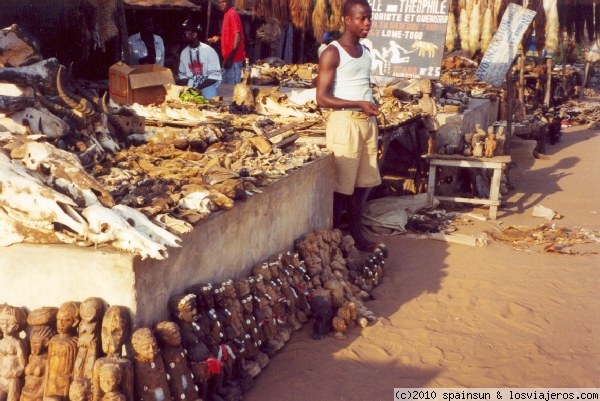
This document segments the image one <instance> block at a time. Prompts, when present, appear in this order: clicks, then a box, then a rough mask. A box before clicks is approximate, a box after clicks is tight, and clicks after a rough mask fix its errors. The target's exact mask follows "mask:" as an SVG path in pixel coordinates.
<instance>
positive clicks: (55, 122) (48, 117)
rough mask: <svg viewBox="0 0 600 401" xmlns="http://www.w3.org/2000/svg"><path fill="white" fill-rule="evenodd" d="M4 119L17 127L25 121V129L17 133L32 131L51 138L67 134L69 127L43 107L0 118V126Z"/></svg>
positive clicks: (27, 109) (31, 108) (27, 108)
mask: <svg viewBox="0 0 600 401" xmlns="http://www.w3.org/2000/svg"><path fill="white" fill-rule="evenodd" d="M6 119H10V120H12V121H13V122H14V123H16V124H17V125H23V124H24V121H27V128H26V129H25V130H24V131H23V130H19V131H17V132H18V133H26V132H28V131H33V132H36V133H38V132H39V133H42V134H44V135H46V136H49V137H51V138H60V137H62V136H64V135H66V134H67V133H68V132H69V125H68V124H67V123H66V122H64V121H63V120H61V119H60V118H58V117H56V116H55V115H54V114H52V113H50V112H49V111H48V110H46V109H45V108H43V107H39V108H33V107H26V108H25V109H23V110H21V111H18V112H16V113H13V114H11V115H9V116H7V117H4V118H0V124H2V122H3V121H5V120H6Z"/></svg>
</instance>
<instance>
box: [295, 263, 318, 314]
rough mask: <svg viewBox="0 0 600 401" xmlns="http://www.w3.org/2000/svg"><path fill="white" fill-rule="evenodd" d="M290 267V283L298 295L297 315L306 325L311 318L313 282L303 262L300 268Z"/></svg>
mask: <svg viewBox="0 0 600 401" xmlns="http://www.w3.org/2000/svg"><path fill="white" fill-rule="evenodd" d="M290 267H291V269H292V276H291V281H290V282H291V285H292V286H293V287H294V289H295V290H296V294H297V295H298V301H297V304H296V307H297V312H296V315H297V316H298V320H299V321H300V322H301V323H306V322H307V321H308V316H310V302H309V300H310V296H311V295H310V292H311V290H312V288H313V286H312V281H311V279H310V277H309V276H308V274H306V269H305V268H304V263H303V262H301V263H299V266H298V267H293V266H292V265H290Z"/></svg>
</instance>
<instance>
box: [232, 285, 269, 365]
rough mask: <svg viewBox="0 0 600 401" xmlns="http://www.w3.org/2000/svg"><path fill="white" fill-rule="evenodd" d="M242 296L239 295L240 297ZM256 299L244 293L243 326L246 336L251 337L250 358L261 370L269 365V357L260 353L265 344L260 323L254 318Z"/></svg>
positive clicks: (249, 341) (242, 300)
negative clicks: (254, 300)
mask: <svg viewBox="0 0 600 401" xmlns="http://www.w3.org/2000/svg"><path fill="white" fill-rule="evenodd" d="M240 295H241V294H238V296H240ZM253 299H254V297H253V296H252V294H250V293H249V292H248V293H244V294H243V295H242V298H241V303H242V308H243V310H244V312H243V319H244V320H243V324H244V331H245V333H246V334H245V336H249V337H250V338H247V340H248V341H247V342H248V343H251V344H248V345H247V347H248V349H249V350H250V352H249V357H250V358H252V359H253V360H255V361H256V362H257V363H258V365H259V366H260V368H261V369H263V368H265V367H266V366H267V365H268V364H269V357H268V355H267V354H265V353H264V352H262V351H260V346H261V345H262V343H263V336H262V333H261V331H260V330H259V326H258V322H257V321H256V318H255V317H254V302H253Z"/></svg>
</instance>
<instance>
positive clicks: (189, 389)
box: [154, 321, 198, 401]
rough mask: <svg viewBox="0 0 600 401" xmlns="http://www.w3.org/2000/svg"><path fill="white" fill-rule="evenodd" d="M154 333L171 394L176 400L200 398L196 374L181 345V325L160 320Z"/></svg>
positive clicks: (193, 400) (192, 400)
mask: <svg viewBox="0 0 600 401" xmlns="http://www.w3.org/2000/svg"><path fill="white" fill-rule="evenodd" d="M154 334H155V336H156V339H157V340H158V343H159V344H160V347H161V356H162V359H163V362H164V365H165V371H166V372H167V381H168V382H169V390H170V392H171V396H172V397H173V398H174V399H175V400H191V401H195V400H198V386H197V385H195V384H194V375H193V374H192V371H191V370H190V368H189V366H188V360H187V358H186V356H185V352H184V349H183V347H182V346H181V332H180V331H179V326H177V324H176V323H175V322H167V321H164V322H159V323H157V324H156V326H155V327H154Z"/></svg>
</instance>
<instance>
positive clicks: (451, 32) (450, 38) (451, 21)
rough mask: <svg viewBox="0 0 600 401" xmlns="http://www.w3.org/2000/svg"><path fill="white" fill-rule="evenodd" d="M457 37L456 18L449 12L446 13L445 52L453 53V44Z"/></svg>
mask: <svg viewBox="0 0 600 401" xmlns="http://www.w3.org/2000/svg"><path fill="white" fill-rule="evenodd" d="M457 36H458V32H457V31H456V18H455V17H454V13H453V12H452V11H450V12H449V13H448V25H446V50H447V51H448V53H450V52H453V51H454V44H455V43H456V37H457Z"/></svg>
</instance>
